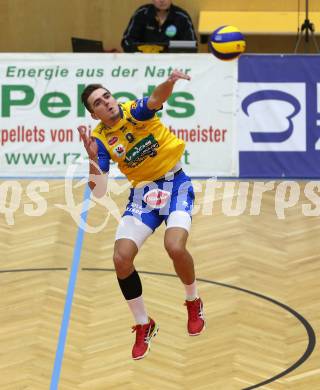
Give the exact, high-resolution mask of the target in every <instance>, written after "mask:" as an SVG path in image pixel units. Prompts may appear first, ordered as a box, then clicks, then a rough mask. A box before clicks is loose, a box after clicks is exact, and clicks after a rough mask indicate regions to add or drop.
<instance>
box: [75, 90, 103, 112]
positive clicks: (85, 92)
mask: <svg viewBox="0 0 320 390" xmlns="http://www.w3.org/2000/svg"><path fill="white" fill-rule="evenodd" d="M99 88H103V89H105V90H106V91H108V92H109V90H108V89H107V88H106V87H104V86H103V85H102V84H89V85H87V86H86V87H85V89H84V90H83V92H82V94H81V101H82V103H83V104H84V106H85V108H86V109H87V110H88V111H90V112H92V109H91V107H90V105H89V104H88V98H89V96H90V95H91V94H92V92H93V91H95V90H96V89H99Z"/></svg>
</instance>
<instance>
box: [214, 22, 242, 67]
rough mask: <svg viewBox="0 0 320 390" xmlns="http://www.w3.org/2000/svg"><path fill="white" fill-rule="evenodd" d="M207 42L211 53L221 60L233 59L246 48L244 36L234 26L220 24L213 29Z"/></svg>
mask: <svg viewBox="0 0 320 390" xmlns="http://www.w3.org/2000/svg"><path fill="white" fill-rule="evenodd" d="M208 44H209V48H210V50H211V52H212V54H214V55H215V56H216V57H217V58H219V59H220V60H223V61H230V60H234V59H235V58H237V57H239V55H240V54H241V53H243V52H244V51H245V49H246V41H245V39H244V36H243V35H242V34H241V32H240V31H239V30H238V29H237V27H234V26H222V27H219V28H217V29H216V30H214V32H213V33H212V34H211V35H210V38H209V42H208Z"/></svg>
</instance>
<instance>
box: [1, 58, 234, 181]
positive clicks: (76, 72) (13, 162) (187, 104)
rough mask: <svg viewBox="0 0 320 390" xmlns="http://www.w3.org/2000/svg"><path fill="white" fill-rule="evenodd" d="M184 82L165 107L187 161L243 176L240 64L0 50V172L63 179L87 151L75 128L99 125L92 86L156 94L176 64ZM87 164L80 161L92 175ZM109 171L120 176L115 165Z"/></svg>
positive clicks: (82, 171) (121, 97) (197, 170)
mask: <svg viewBox="0 0 320 390" xmlns="http://www.w3.org/2000/svg"><path fill="white" fill-rule="evenodd" d="M175 68H177V69H180V70H182V71H184V72H186V73H188V74H189V75H190V76H191V81H185V80H179V81H178V82H177V83H176V85H175V88H174V91H173V94H172V96H171V97H170V98H169V100H168V102H166V103H165V104H164V107H163V109H162V111H160V112H159V115H160V116H161V118H162V120H163V122H164V123H165V124H166V126H167V127H168V128H169V129H170V130H171V131H172V132H174V133H175V134H176V135H177V136H178V137H180V138H182V139H184V140H185V141H186V144H187V145H186V149H185V152H184V155H183V158H182V164H183V167H184V169H185V171H186V172H187V173H188V174H189V175H191V176H194V177H199V176H237V175H238V172H237V159H238V156H237V152H236V145H235V142H234V132H233V122H234V115H233V112H234V107H235V101H234V100H235V98H234V97H235V93H234V92H235V89H236V83H237V61H232V62H230V63H224V62H222V61H219V60H217V59H215V58H214V57H213V56H212V55H210V54H197V55H195V54H179V55H176V54H161V55H159V54H150V55H149V54H140V53H136V54H100V53H99V54H93V53H90V54H84V53H76V54H74V53H73V54H67V53H66V54H62V53H60V54H27V53H23V54H17V53H16V54H11V53H10V54H8V53H3V54H0V82H1V110H0V115H1V125H0V131H1V132H0V150H1V153H0V176H1V177H34V176H36V177H48V176H49V177H50V176H52V177H61V176H65V175H66V172H67V169H68V166H70V164H72V163H74V162H77V161H78V162H81V161H83V160H84V159H85V158H86V153H85V150H84V148H83V145H82V143H81V141H80V139H79V135H78V131H77V127H78V126H79V125H82V126H85V127H86V129H87V132H88V134H89V133H90V131H91V130H92V129H93V128H94V127H95V126H96V125H97V124H98V122H97V121H95V120H93V119H92V118H91V116H90V114H89V113H88V112H86V110H85V108H84V107H83V105H82V103H81V99H80V96H81V93H82V91H83V89H84V88H85V86H86V85H87V84H92V83H100V84H103V85H104V86H106V87H107V88H108V89H109V90H110V91H111V92H112V94H113V95H114V96H115V97H116V99H118V101H119V102H120V101H126V100H128V99H129V100H130V99H136V98H140V97H142V96H147V95H150V94H151V93H152V91H153V89H154V88H155V87H156V86H157V85H158V84H160V83H162V82H163V81H165V80H166V79H167V77H168V75H169V74H170V72H171V71H172V70H173V69H175ZM87 170H88V162H86V163H82V164H79V169H78V170H77V175H78V176H86V175H87ZM110 173H111V175H114V176H118V175H119V171H118V170H117V168H116V166H115V165H112V166H111V172H110Z"/></svg>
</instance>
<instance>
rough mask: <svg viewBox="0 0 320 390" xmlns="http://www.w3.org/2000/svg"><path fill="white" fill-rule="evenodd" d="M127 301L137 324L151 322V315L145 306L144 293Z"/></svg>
mask: <svg viewBox="0 0 320 390" xmlns="http://www.w3.org/2000/svg"><path fill="white" fill-rule="evenodd" d="M127 302H128V305H129V309H130V310H131V313H132V315H133V318H134V320H135V322H136V324H138V325H144V324H147V323H148V322H149V317H148V314H147V312H146V309H145V307H144V302H143V298H142V295H140V297H138V298H134V299H129V300H128V301H127Z"/></svg>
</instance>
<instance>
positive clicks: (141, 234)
mask: <svg viewBox="0 0 320 390" xmlns="http://www.w3.org/2000/svg"><path fill="white" fill-rule="evenodd" d="M152 232H153V230H152V229H151V228H150V227H149V226H147V225H145V224H144V223H143V222H141V221H139V220H138V219H136V218H135V217H133V216H128V215H125V216H123V217H122V219H121V221H120V224H119V226H118V229H117V233H116V242H115V245H114V255H113V261H114V265H115V270H116V273H117V278H118V282H119V286H120V288H121V291H122V294H123V296H124V298H125V299H126V301H127V304H128V306H129V309H130V311H131V313H132V315H133V317H134V320H135V323H136V325H135V326H134V327H133V331H135V332H136V341H135V344H134V346H133V349H132V357H133V359H135V360H136V359H141V358H143V357H144V356H146V355H147V353H148V352H149V349H150V344H151V339H152V337H154V336H155V335H156V334H157V331H158V325H157V324H156V323H155V322H154V320H153V319H152V318H150V317H149V316H148V314H147V311H146V308H145V305H144V301H143V296H142V284H141V280H140V277H139V274H138V272H137V271H136V270H135V268H134V264H133V263H134V258H135V256H136V255H137V253H138V250H139V248H140V247H141V245H142V244H143V242H144V241H145V240H146V239H147V238H148V237H149V236H150V234H152Z"/></svg>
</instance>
